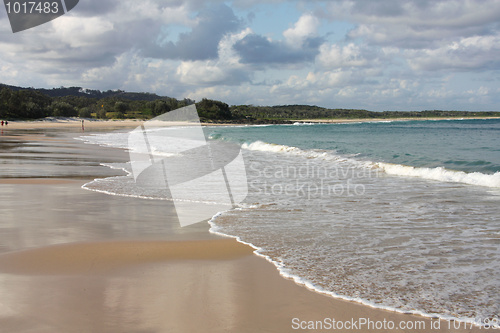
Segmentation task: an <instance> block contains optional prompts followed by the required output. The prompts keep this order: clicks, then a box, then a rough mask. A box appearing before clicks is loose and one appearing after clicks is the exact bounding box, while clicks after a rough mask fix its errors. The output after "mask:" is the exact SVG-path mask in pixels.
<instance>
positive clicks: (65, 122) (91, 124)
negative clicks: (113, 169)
mask: <svg viewBox="0 0 500 333" xmlns="http://www.w3.org/2000/svg"><path fill="white" fill-rule="evenodd" d="M481 119H500V117H456V118H450V117H425V118H416V117H415V118H380V119H379V118H359V119H340V118H339V119H297V120H293V119H291V120H283V121H282V122H279V121H278V122H277V123H237V122H228V123H217V122H214V123H211V122H202V123H201V125H202V126H254V125H279V124H294V123H318V124H342V123H367V122H393V121H428V120H481ZM82 120H84V129H85V131H92V130H113V129H120V128H134V127H137V126H140V125H141V124H142V123H143V122H146V121H147V120H140V119H125V120H99V119H87V118H84V119H78V118H71V119H68V118H50V119H40V120H33V121H25V120H21V121H9V124H8V125H4V126H2V127H1V128H0V129H1V130H2V131H3V130H5V131H9V130H31V129H81V128H82Z"/></svg>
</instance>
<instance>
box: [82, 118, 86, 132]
mask: <svg viewBox="0 0 500 333" xmlns="http://www.w3.org/2000/svg"><path fill="white" fill-rule="evenodd" d="M83 122H84V120H83V119H82V131H84V132H85V126H84V125H83Z"/></svg>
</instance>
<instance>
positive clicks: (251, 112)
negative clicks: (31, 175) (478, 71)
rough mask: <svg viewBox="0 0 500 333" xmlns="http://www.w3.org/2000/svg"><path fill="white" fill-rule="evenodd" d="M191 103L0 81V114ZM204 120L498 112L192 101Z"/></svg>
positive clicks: (111, 112)
mask: <svg viewBox="0 0 500 333" xmlns="http://www.w3.org/2000/svg"><path fill="white" fill-rule="evenodd" d="M193 103H195V101H194V100H191V99H187V98H185V99H182V100H178V99H175V98H171V97H161V96H158V95H156V94H150V93H127V92H124V91H121V90H114V91H111V90H108V91H106V92H101V91H98V90H83V89H82V88H80V87H70V88H64V87H61V88H54V89H34V88H27V89H23V88H19V87H13V86H6V85H0V119H8V120H13V119H39V118H45V117H82V118H96V119H127V118H133V119H151V118H153V117H156V116H158V115H161V114H163V113H165V112H168V111H171V110H175V109H178V108H181V107H184V106H187V105H191V104H193ZM196 107H197V110H198V114H199V116H200V119H201V120H202V121H205V122H218V123H223V122H235V123H288V122H292V121H294V120H299V119H361V118H364V119H371V118H373V119H376V118H379V119H380V118H384V119H387V118H388V119H390V118H424V117H443V118H444V117H480V116H482V117H488V116H491V117H492V116H497V117H500V112H468V111H441V110H427V111H414V112H412V111H384V112H374V111H368V110H362V109H328V108H322V107H319V106H310V105H279V106H253V105H234V106H229V105H228V104H226V103H224V102H221V101H216V100H211V99H205V98H204V99H202V100H201V101H199V102H198V103H196Z"/></svg>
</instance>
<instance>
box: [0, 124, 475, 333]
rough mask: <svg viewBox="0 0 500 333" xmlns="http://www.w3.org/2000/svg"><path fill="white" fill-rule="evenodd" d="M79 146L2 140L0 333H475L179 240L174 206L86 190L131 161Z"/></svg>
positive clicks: (43, 138)
mask: <svg viewBox="0 0 500 333" xmlns="http://www.w3.org/2000/svg"><path fill="white" fill-rule="evenodd" d="M9 126H10V124H9ZM79 134H80V133H79V131H78V130H77V129H75V130H74V131H73V132H71V129H68V130H66V131H60V130H57V131H45V130H44V131H31V130H30V131H29V132H28V133H26V132H23V131H14V130H12V131H10V136H8V137H7V136H4V137H0V147H2V149H1V150H0V228H1V230H2V232H1V233H0V295H1V296H2V297H0V331H2V332H69V333H70V332H296V331H298V332H314V331H318V332H325V331H330V330H329V329H325V328H326V327H325V326H323V330H320V329H319V328H320V327H319V325H320V322H321V323H322V324H321V325H328V324H329V323H330V324H331V323H332V319H335V320H336V321H342V323H343V325H348V324H349V323H350V324H349V325H352V324H355V326H356V325H357V326H358V327H357V328H358V329H345V327H344V329H339V330H336V331H342V332H347V331H354V332H434V331H436V332H438V331H439V332H469V331H474V332H476V331H479V329H477V328H475V329H473V330H470V329H469V327H467V329H459V330H455V329H451V330H448V329H447V327H448V323H447V322H446V321H442V320H431V319H429V318H423V317H419V316H413V315H404V314H398V313H395V312H389V311H384V310H378V309H373V308H370V307H367V306H364V305H360V304H357V303H353V302H348V301H343V300H339V299H334V298H332V297H329V296H325V295H321V294H318V293H316V292H313V291H310V290H308V289H307V288H305V287H303V286H299V285H297V284H295V283H294V282H293V281H291V280H288V279H285V278H283V277H282V276H280V275H279V274H278V271H277V270H276V268H275V267H274V265H272V264H271V263H268V262H267V261H265V260H264V259H262V258H260V257H257V256H256V255H254V254H253V253H252V251H253V250H252V249H251V248H250V247H247V246H245V245H242V244H240V243H237V242H236V241H235V240H233V239H228V238H223V237H219V236H217V235H213V234H211V233H209V226H208V223H199V224H196V225H192V226H190V227H186V228H181V227H180V226H179V223H178V221H177V218H176V216H175V211H174V209H173V206H172V205H171V204H169V203H168V202H166V201H155V200H142V199H135V198H126V197H118V196H110V195H106V194H102V193H96V192H91V191H87V190H84V189H82V188H81V186H82V185H83V184H84V183H86V182H88V181H90V180H92V179H93V178H97V177H109V176H118V175H123V172H121V171H119V170H111V169H108V168H105V167H102V166H100V165H99V164H100V163H103V162H108V163H109V162H119V161H126V159H127V157H128V155H127V154H126V153H124V152H123V151H120V150H118V149H110V148H103V147H97V146H91V145H85V144H84V143H83V142H81V141H77V140H74V139H73V137H74V136H75V135H79ZM384 321H385V324H384ZM408 321H409V322H410V324H408ZM363 322H364V323H365V326H360V324H361V323H363ZM369 323H371V324H372V325H373V327H368V325H369ZM391 323H394V325H395V327H394V329H390V325H391ZM400 324H404V326H406V329H404V330H403V329H398V327H399V326H400ZM378 325H385V326H383V327H382V326H381V329H377V327H378ZM432 325H433V326H434V328H436V326H438V325H439V326H440V328H441V329H440V330H438V329H434V328H432ZM462 325H463V324H462ZM313 326H314V327H313ZM409 326H410V327H411V328H408V327H409ZM384 327H385V329H384ZM313 328H316V329H313ZM355 328H356V327H355ZM417 328H418V329H417Z"/></svg>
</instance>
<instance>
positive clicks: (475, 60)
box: [406, 36, 500, 71]
mask: <svg viewBox="0 0 500 333" xmlns="http://www.w3.org/2000/svg"><path fill="white" fill-rule="evenodd" d="M406 55H407V57H408V62H409V64H410V65H411V67H412V68H413V69H414V70H416V71H421V70H424V71H435V70H449V69H455V70H460V71H469V70H487V69H496V70H498V69H500V36H474V37H467V38H462V39H460V40H458V41H453V42H451V43H448V44H445V45H442V46H440V47H439V48H435V49H426V50H408V51H407V52H406Z"/></svg>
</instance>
